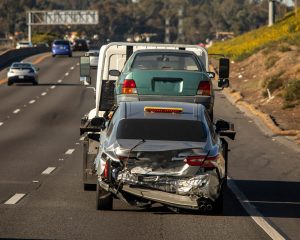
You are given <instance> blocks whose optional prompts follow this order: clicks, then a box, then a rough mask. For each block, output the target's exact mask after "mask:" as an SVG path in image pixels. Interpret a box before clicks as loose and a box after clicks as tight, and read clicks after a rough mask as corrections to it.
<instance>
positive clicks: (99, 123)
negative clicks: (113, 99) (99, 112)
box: [91, 117, 105, 128]
mask: <svg viewBox="0 0 300 240" xmlns="http://www.w3.org/2000/svg"><path fill="white" fill-rule="evenodd" d="M104 123H105V119H104V118H103V117H94V118H93V119H92V120H91V125H92V126H95V127H99V128H101V127H102V126H103V125H104Z"/></svg>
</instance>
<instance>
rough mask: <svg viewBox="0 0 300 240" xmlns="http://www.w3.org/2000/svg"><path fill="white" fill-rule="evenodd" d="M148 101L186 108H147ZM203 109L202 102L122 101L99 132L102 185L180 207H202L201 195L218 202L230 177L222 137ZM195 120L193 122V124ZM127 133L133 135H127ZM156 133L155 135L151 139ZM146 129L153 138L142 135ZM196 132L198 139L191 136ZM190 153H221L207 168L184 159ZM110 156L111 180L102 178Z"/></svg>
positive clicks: (168, 106)
mask: <svg viewBox="0 0 300 240" xmlns="http://www.w3.org/2000/svg"><path fill="white" fill-rule="evenodd" d="M147 106H151V107H166V108H181V109H182V112H181V113H176V114H174V113H156V112H145V107H147ZM205 111H206V110H205V107H204V106H202V105H201V104H192V103H180V102H158V101H145V102H122V103H120V106H119V107H118V109H117V111H116V112H115V113H114V116H113V117H112V119H111V121H110V122H109V124H107V126H106V129H104V130H103V131H102V132H101V135H100V148H99V153H98V155H97V157H96V159H95V166H96V171H97V175H98V181H99V184H100V186H102V187H103V188H107V189H106V190H108V191H110V192H112V193H114V192H115V190H116V188H118V186H119V187H120V188H119V190H118V191H120V193H121V194H122V192H126V193H130V194H131V195H134V196H136V197H142V198H144V199H148V200H151V201H154V202H159V203H162V204H166V205H169V206H177V207H181V208H191V209H199V208H200V205H199V202H200V201H202V200H205V201H206V200H209V201H211V202H215V201H216V200H217V199H218V197H219V195H220V193H221V188H222V184H223V181H224V179H225V178H226V173H225V159H224V157H223V155H222V151H223V149H222V144H221V141H220V139H219V138H218V137H217V136H216V135H215V133H214V132H211V131H214V130H212V128H211V127H210V126H209V123H208V121H210V120H209V117H207V114H206V113H205ZM130 121H137V123H138V124H136V122H132V123H131V124H132V126H131V127H130V126H129V125H126V124H125V125H124V124H123V123H130ZM139 122H140V123H141V124H139ZM147 122H149V123H150V122H151V123H152V124H146V123H147ZM164 122H165V123H164ZM161 123H163V124H162V125H161ZM191 123H193V124H195V125H193V126H190V124H191ZM176 124H179V125H178V126H180V127H176V126H177V125H176ZM123 125H124V126H123ZM162 126H163V127H162ZM169 126H171V127H169ZM194 126H197V128H195V127H194ZM189 127H190V128H189ZM122 129H123V130H122ZM133 129H135V131H136V132H135V133H133ZM122 131H123V132H124V134H125V135H122V134H123V133H122ZM181 131H183V132H185V134H186V136H185V135H183V134H182V132H181ZM131 132H132V135H131ZM126 134H127V135H128V136H132V137H133V139H129V138H128V137H127V138H126V139H125V138H123V137H124V136H127V135H126ZM135 134H136V135H135ZM152 134H153V136H154V139H151V138H152V137H151V136H152ZM144 135H145V136H149V138H150V139H147V138H144ZM156 137H159V139H156ZM178 137H179V138H178ZM193 137H196V138H195V139H196V140H192V141H189V140H188V139H194V138H193ZM168 139H169V140H168ZM188 156H206V157H208V158H209V157H212V156H217V157H216V158H215V161H214V162H213V167H211V168H210V169H203V168H202V167H201V166H192V165H189V164H188V163H187V162H186V159H187V158H188ZM205 159H206V158H205ZM108 161H109V162H110V166H111V168H110V169H111V171H112V173H111V176H112V178H113V179H114V180H113V181H112V182H107V180H106V179H105V178H103V174H104V172H105V171H106V170H105V168H106V165H107V162H108ZM120 166H123V167H120ZM125 196H126V194H125ZM125 198H126V197H125Z"/></svg>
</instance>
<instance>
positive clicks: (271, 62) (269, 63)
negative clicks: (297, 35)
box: [265, 55, 280, 69]
mask: <svg viewBox="0 0 300 240" xmlns="http://www.w3.org/2000/svg"><path fill="white" fill-rule="evenodd" d="M279 59H280V58H279V57H278V56H277V55H272V56H270V57H268V58H267V59H266V61H265V68H266V69H269V68H271V67H273V66H274V65H275V63H276V62H277V61H278V60H279Z"/></svg>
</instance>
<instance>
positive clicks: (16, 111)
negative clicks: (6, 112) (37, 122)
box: [13, 108, 21, 114]
mask: <svg viewBox="0 0 300 240" xmlns="http://www.w3.org/2000/svg"><path fill="white" fill-rule="evenodd" d="M20 111H21V110H20V109H19V108H18V109H16V110H15V111H13V113H14V114H17V113H18V112H20Z"/></svg>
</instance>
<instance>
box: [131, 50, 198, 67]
mask: <svg viewBox="0 0 300 240" xmlns="http://www.w3.org/2000/svg"><path fill="white" fill-rule="evenodd" d="M131 68H134V69H145V70H147V69H148V70H187V71H199V70H202V69H201V67H200V65H199V64H198V62H197V60H196V58H195V56H194V55H192V54H188V53H170V52H169V53H168V52H166V53H165V52H162V53H157V52H153V53H152V52H150V53H138V54H137V55H136V56H135V58H134V61H133V63H132V65H131Z"/></svg>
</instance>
